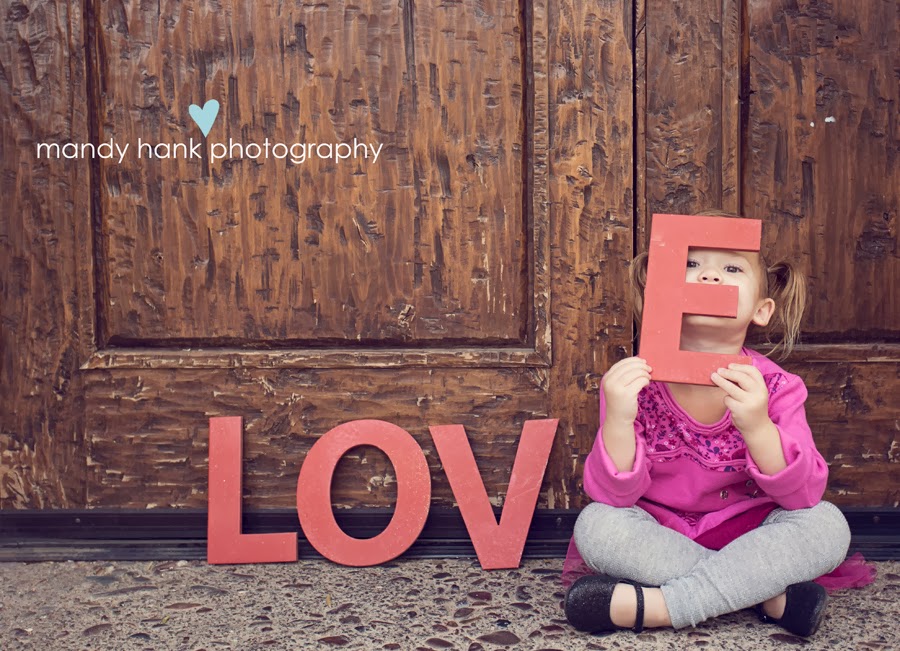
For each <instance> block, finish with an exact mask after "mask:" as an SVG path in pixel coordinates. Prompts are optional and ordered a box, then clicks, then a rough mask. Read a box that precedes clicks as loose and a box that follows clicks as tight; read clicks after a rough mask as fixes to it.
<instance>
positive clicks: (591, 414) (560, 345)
mask: <svg viewBox="0 0 900 651" xmlns="http://www.w3.org/2000/svg"><path fill="white" fill-rule="evenodd" d="M551 10H552V12H553V13H552V14H551V22H550V25H551V32H550V38H551V41H550V70H551V72H552V74H551V75H550V115H551V122H550V124H551V134H552V137H551V142H550V151H551V175H550V178H551V183H550V190H551V191H550V196H551V202H552V203H551V219H550V221H551V225H552V237H551V241H552V252H553V253H552V260H551V263H552V265H553V311H552V315H553V318H552V327H553V348H554V351H553V365H552V367H551V368H550V369H549V373H548V374H547V382H548V385H549V391H550V395H551V402H550V414H551V415H552V416H553V417H559V418H560V419H561V420H560V429H559V431H558V432H557V436H556V441H555V443H554V448H553V455H554V456H553V458H552V463H551V465H550V466H549V467H548V469H547V481H548V482H549V485H548V487H547V498H546V502H544V501H543V499H544V498H543V495H542V502H541V504H542V505H546V506H549V507H550V508H578V507H580V506H582V505H584V504H586V503H587V501H586V498H585V496H584V493H583V491H582V490H581V489H580V487H579V483H580V480H581V475H582V472H583V463H584V459H585V457H586V456H587V453H588V452H589V451H590V449H591V446H592V445H593V442H594V438H595V436H596V434H597V427H598V419H599V414H598V411H597V399H598V393H597V392H598V390H599V377H600V375H601V374H602V373H604V372H605V371H606V370H607V369H608V368H609V366H611V365H612V364H613V363H615V362H616V361H618V360H619V359H621V358H622V357H624V356H626V355H628V354H630V348H631V337H632V324H631V321H632V317H631V305H630V302H629V301H628V289H627V287H628V283H627V278H628V274H627V267H628V263H629V261H630V260H631V258H632V256H633V237H632V232H633V231H632V229H633V228H634V218H633V214H634V205H633V203H634V201H633V192H634V191H633V181H632V179H633V158H632V149H633V145H632V140H633V130H632V121H633V120H632V111H633V108H634V107H633V100H632V94H631V91H630V89H631V87H632V84H633V81H632V79H633V72H632V69H633V60H632V52H631V48H630V41H631V39H632V29H633V28H632V15H631V7H629V6H628V5H627V3H586V2H574V1H572V2H569V1H566V2H558V3H555V4H554V5H552V9H551Z"/></svg>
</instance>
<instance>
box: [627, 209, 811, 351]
mask: <svg viewBox="0 0 900 651" xmlns="http://www.w3.org/2000/svg"><path fill="white" fill-rule="evenodd" d="M694 214H695V215H707V216H710V217H732V218H736V219H746V217H744V215H737V214H735V213H729V212H725V211H722V210H703V211H700V212H698V213H694ZM647 257H648V256H647V252H646V251H645V252H643V253H639V254H638V255H637V256H636V257H635V258H634V260H632V261H631V265H630V266H629V268H628V275H629V277H630V278H631V300H632V305H633V308H634V320H635V322H636V323H637V325H638V328H640V325H641V315H642V313H643V311H644V288H645V287H646V286H647ZM759 263H760V268H761V269H764V270H765V273H763V274H760V276H761V280H760V296H762V298H771V299H772V300H773V301H774V302H775V313H774V314H773V315H772V318H771V319H770V320H769V324H768V325H767V326H766V327H765V329H764V333H765V336H766V343H772V333H774V332H780V333H781V339H780V341H779V342H778V343H777V344H776V345H775V346H774V347H773V348H772V350H770V351H769V352H768V353H766V356H767V357H768V356H769V355H773V354H774V353H775V352H776V351H778V352H780V353H781V355H780V357H779V359H784V358H786V357H787V356H788V355H790V353H791V351H792V350H793V349H794V346H795V345H796V344H797V343H798V342H799V340H800V322H801V321H802V319H803V312H804V310H805V309H806V296H807V289H806V277H805V276H804V275H803V273H802V272H801V271H800V269H799V268H798V267H797V266H796V265H795V264H793V263H791V262H789V261H787V260H779V261H778V262H775V263H774V264H772V265H769V264H768V263H767V262H766V257H765V255H764V254H763V253H762V251H760V252H759Z"/></svg>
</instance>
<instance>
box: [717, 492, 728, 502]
mask: <svg viewBox="0 0 900 651" xmlns="http://www.w3.org/2000/svg"><path fill="white" fill-rule="evenodd" d="M719 497H721V498H722V499H723V500H727V499H728V491H726V490H723V491H722V492H721V493H719Z"/></svg>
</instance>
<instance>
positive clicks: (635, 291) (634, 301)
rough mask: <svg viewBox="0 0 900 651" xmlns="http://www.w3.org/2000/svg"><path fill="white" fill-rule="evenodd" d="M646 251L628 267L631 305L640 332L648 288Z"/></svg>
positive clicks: (647, 256) (636, 257) (639, 254)
mask: <svg viewBox="0 0 900 651" xmlns="http://www.w3.org/2000/svg"><path fill="white" fill-rule="evenodd" d="M648 258H649V255H648V254H647V252H646V251H644V252H643V253H638V254H637V255H636V256H635V257H634V259H633V260H632V261H631V264H630V265H629V267H628V277H629V279H630V280H631V305H632V310H633V314H634V321H635V323H636V324H637V327H638V330H640V328H641V316H642V315H643V313H644V288H645V287H646V286H647V260H648Z"/></svg>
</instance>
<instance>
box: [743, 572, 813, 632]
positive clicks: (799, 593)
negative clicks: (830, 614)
mask: <svg viewBox="0 0 900 651" xmlns="http://www.w3.org/2000/svg"><path fill="white" fill-rule="evenodd" d="M785 597H786V601H785V604H784V614H783V615H782V616H781V618H780V619H775V618H774V617H769V616H768V615H766V612H765V610H763V605H762V604H757V605H756V613H757V615H759V620H760V621H761V622H765V623H767V624H778V625H779V626H781V627H782V628H784V629H786V630H788V631H790V632H791V633H793V634H794V635H799V636H800V637H809V636H810V635H812V634H813V633H815V632H816V631H817V630H818V629H819V625H820V624H821V623H822V620H823V619H825V605H826V604H827V603H828V593H827V592H825V588H823V587H822V586H820V585H819V584H818V583H815V582H814V581H805V582H803V583H794V584H793V585H789V586H788V587H787V590H785Z"/></svg>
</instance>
